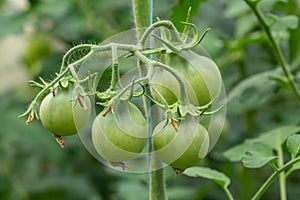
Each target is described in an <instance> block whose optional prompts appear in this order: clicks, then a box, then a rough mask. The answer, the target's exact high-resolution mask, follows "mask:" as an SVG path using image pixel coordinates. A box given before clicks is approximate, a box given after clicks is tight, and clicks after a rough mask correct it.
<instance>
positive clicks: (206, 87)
mask: <svg viewBox="0 0 300 200" xmlns="http://www.w3.org/2000/svg"><path fill="white" fill-rule="evenodd" d="M183 55H184V56H185V58H183V57H180V56H179V55H176V54H173V53H172V54H169V57H168V58H169V60H168V62H166V63H167V64H168V65H169V66H170V67H172V68H173V69H174V70H175V72H176V73H177V74H178V75H179V76H180V77H181V78H182V80H183V81H184V82H185V85H186V89H187V95H188V98H189V101H190V102H191V103H192V104H193V105H196V106H203V105H206V104H207V103H209V102H210V101H211V100H212V99H214V98H215V97H216V96H218V95H219V94H220V92H221V88H222V77H221V74H220V71H219V69H218V67H217V65H216V64H215V63H214V62H213V61H212V60H210V59H209V58H207V57H204V56H200V55H198V54H196V53H194V52H191V51H186V52H184V54H183ZM187 58H190V59H189V60H186V59H187ZM152 84H153V87H154V88H155V89H156V90H157V91H158V92H159V93H160V94H161V95H162V97H163V98H164V99H165V100H166V101H167V103H168V104H173V103H175V102H176V101H178V99H179V95H180V90H179V84H178V81H177V79H176V78H175V77H174V76H173V75H172V74H171V73H170V72H168V71H166V70H165V69H162V68H161V67H156V68H155V69H154V75H153V78H152ZM152 95H153V97H154V99H155V100H157V101H158V102H162V101H161V99H160V98H159V96H158V95H157V93H156V92H155V91H154V90H153V89H152Z"/></svg>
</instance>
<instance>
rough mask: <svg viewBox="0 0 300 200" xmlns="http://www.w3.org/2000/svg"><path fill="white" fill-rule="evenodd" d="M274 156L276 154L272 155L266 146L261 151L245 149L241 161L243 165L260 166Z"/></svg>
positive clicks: (271, 159)
mask: <svg viewBox="0 0 300 200" xmlns="http://www.w3.org/2000/svg"><path fill="white" fill-rule="evenodd" d="M276 158H277V156H273V152H272V150H271V149H269V148H266V149H264V150H263V151H261V150H260V151H258V150H255V151H247V152H246V154H245V156H243V158H242V162H243V165H244V166H245V167H248V168H260V167H262V166H264V165H265V164H267V163H269V162H271V161H273V160H275V159H276Z"/></svg>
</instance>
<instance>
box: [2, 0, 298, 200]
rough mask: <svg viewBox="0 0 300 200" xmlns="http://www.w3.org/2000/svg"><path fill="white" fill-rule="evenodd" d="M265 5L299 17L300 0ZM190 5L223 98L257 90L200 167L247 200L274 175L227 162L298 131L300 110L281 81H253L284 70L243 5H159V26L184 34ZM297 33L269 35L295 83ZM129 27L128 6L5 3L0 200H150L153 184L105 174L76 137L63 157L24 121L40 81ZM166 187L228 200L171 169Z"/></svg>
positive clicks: (292, 191) (293, 185)
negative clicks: (258, 139) (273, 136)
mask: <svg viewBox="0 0 300 200" xmlns="http://www.w3.org/2000/svg"><path fill="white" fill-rule="evenodd" d="M265 2H266V5H265V7H264V8H265V11H266V12H272V13H275V14H277V15H279V16H286V15H291V14H294V15H297V16H298V17H299V13H300V5H299V4H300V3H299V2H298V1H297V0H286V1H276V2H278V3H274V2H275V1H273V0H272V1H269V0H265ZM272 2H273V3H272ZM189 5H192V6H193V10H192V22H193V23H195V24H196V25H197V26H198V27H199V30H200V31H204V30H205V29H206V28H208V27H211V28H212V30H211V31H210V32H209V33H208V35H207V37H205V39H204V41H203V42H202V45H203V47H204V48H205V49H206V50H207V52H208V53H209V55H210V56H211V57H212V59H214V60H215V61H216V63H217V64H218V66H219V68H220V70H221V73H222V75H223V79H224V83H225V87H226V90H227V92H228V93H230V91H232V90H233V88H235V87H236V85H238V84H239V83H241V82H242V81H245V80H249V79H250V81H248V82H250V83H248V85H249V84H253V85H254V86H253V87H247V90H245V88H244V90H243V88H242V89H241V88H240V89H239V90H237V93H238V94H239V97H240V98H241V102H243V103H237V102H234V101H232V102H229V103H228V111H227V119H226V124H225V128H224V131H223V134H222V136H221V138H220V140H219V142H218V143H217V145H216V146H215V148H214V150H213V151H212V152H211V153H210V155H209V156H208V157H207V158H206V159H205V160H203V162H202V163H201V165H202V166H208V167H211V168H214V169H218V170H220V171H222V172H223V173H225V174H226V175H227V176H229V177H230V178H231V179H232V182H231V185H230V189H231V190H232V192H233V193H234V197H235V198H236V199H246V200H247V199H249V198H250V197H251V196H252V195H253V193H254V192H255V191H256V190H257V189H258V188H259V187H260V186H261V184H262V183H263V181H264V180H265V179H266V178H267V177H268V176H269V174H270V173H271V169H270V167H263V168H261V169H258V170H257V169H256V170H254V169H246V168H244V167H243V166H242V164H241V163H230V162H229V161H228V160H226V159H225V158H224V157H223V155H222V153H223V152H224V151H225V150H227V149H229V148H230V147H232V146H234V145H236V144H239V143H241V142H242V141H244V140H245V139H246V138H253V137H255V136H257V135H259V134H260V133H261V132H264V131H267V130H269V129H271V128H273V127H277V126H279V125H285V124H296V123H298V122H299V121H300V120H299V112H300V109H299V104H298V102H297V101H296V99H295V97H294V96H293V95H292V93H291V91H289V88H288V87H286V84H285V82H284V79H283V80H281V79H280V78H281V77H279V78H278V77H277V79H275V78H276V77H275V78H274V79H275V80H273V81H272V80H270V83H265V82H263V81H261V82H260V79H259V78H258V79H256V80H252V82H251V77H253V75H257V74H260V73H261V72H264V71H268V70H272V69H275V68H276V67H278V66H277V64H276V60H275V58H274V56H273V52H272V49H271V48H270V46H269V45H268V43H267V39H266V37H265V35H264V33H263V32H262V31H261V29H260V27H259V25H258V23H257V20H256V18H255V17H254V15H253V13H251V11H250V9H249V8H248V7H247V5H246V4H245V3H244V2H243V1H242V0H190V1H182V0H163V1H156V0H154V16H155V17H159V18H160V19H171V20H172V21H173V22H174V23H175V25H176V26H177V27H178V29H179V30H180V29H182V24H180V21H184V19H185V15H186V11H187V9H188V7H189ZM291 23H292V22H291ZM291 23H290V22H286V21H284V22H282V23H281V24H280V23H279V24H278V25H277V26H276V28H274V30H273V31H274V33H275V34H276V36H277V37H280V39H281V44H282V46H281V47H282V48H283V49H284V52H285V55H284V56H286V58H287V60H288V61H289V62H290V63H291V66H292V70H293V72H294V73H295V74H299V73H298V71H299V64H300V56H299V53H300V45H299V44H300V29H299V28H297V26H293V25H289V24H291ZM133 27H134V23H133V12H132V10H131V1H130V0H0V199H1V200H2V199H3V200H16V199H22V200H29V199H30V200H31V199H34V200H51V199H53V200H57V199H72V200H76V199H87V200H101V199H102V200H143V199H147V198H148V197H147V191H148V184H147V174H128V173H122V172H119V171H115V170H112V169H110V168H108V167H106V166H104V165H103V164H101V163H100V162H99V161H97V160H95V159H94V158H93V157H92V156H91V155H90V154H89V153H88V152H87V150H86V149H85V148H84V146H83V145H82V144H81V142H80V139H79V138H78V136H72V137H68V138H65V140H66V147H65V148H64V149H61V148H60V146H59V145H58V144H57V143H56V142H55V140H54V139H53V137H52V136H51V134H50V133H49V132H48V131H47V130H46V129H44V128H43V127H42V126H41V124H40V122H39V121H34V122H33V123H31V124H30V125H26V124H25V121H26V119H25V118H18V115H19V114H21V113H22V112H24V111H25V110H26V108H27V106H28V105H29V103H30V101H31V100H32V99H33V98H34V96H35V94H36V93H37V92H38V90H37V89H36V88H31V87H29V83H28V81H29V80H38V77H39V76H41V77H43V78H44V79H45V80H51V79H52V78H53V77H54V76H55V72H57V71H58V70H59V67H60V64H61V59H62V56H63V55H64V53H65V52H66V51H67V50H68V49H69V48H71V47H73V46H74V45H76V44H81V43H94V44H96V43H100V42H101V41H103V40H105V39H106V38H108V37H110V36H112V35H114V34H116V33H119V32H122V31H125V30H128V29H131V28H133ZM296 77H298V76H296ZM297 80H298V79H297ZM254 82H255V83H254ZM268 84H269V85H268ZM258 175H259V176H258ZM166 181H167V193H168V196H169V199H170V200H183V199H196V200H198V199H209V200H213V199H215V200H219V199H225V194H224V193H223V191H222V190H221V189H219V188H218V187H217V185H216V184H215V183H213V182H211V181H208V180H205V179H196V178H188V177H185V176H184V175H180V176H178V177H176V176H175V175H174V173H173V171H172V170H171V169H170V168H166ZM287 182H288V196H289V199H297V198H298V197H299V196H300V191H299V183H300V174H299V173H298V174H297V173H294V174H293V175H292V176H290V177H289V178H288V181H287ZM274 196H276V197H278V183H277V182H275V184H273V185H272V187H271V188H270V189H269V190H268V191H267V193H266V195H265V196H264V199H274Z"/></svg>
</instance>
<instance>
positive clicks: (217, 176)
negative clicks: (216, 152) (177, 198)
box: [183, 167, 230, 188]
mask: <svg viewBox="0 0 300 200" xmlns="http://www.w3.org/2000/svg"><path fill="white" fill-rule="evenodd" d="M183 174H185V175H186V176H190V177H195V178H196V177H201V178H207V179H210V180H212V181H214V182H215V183H217V184H218V185H220V186H221V187H222V188H226V187H228V185H229V184H230V179H229V178H228V177H227V176H226V175H225V174H223V173H222V172H219V171H217V170H213V169H210V168H206V167H191V168H188V169H186V170H185V171H184V172H183Z"/></svg>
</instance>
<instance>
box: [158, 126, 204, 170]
mask: <svg viewBox="0 0 300 200" xmlns="http://www.w3.org/2000/svg"><path fill="white" fill-rule="evenodd" d="M164 125H165V122H164V121H163V122H161V123H159V124H158V125H157V126H156V127H155V129H154V132H153V145H154V149H155V151H156V155H157V156H158V158H159V159H160V160H161V161H163V162H164V163H166V164H169V165H170V166H172V167H173V168H174V169H180V170H184V169H186V168H188V167H192V166H195V165H196V164H197V163H198V162H199V161H200V160H201V158H203V157H205V156H206V154H207V152H208V147H209V136H208V132H207V130H206V129H205V128H204V127H203V126H202V125H201V124H198V125H197V127H192V128H191V129H190V130H188V131H185V130H180V129H181V128H180V125H179V131H178V132H177V131H176V130H175V129H174V127H173V126H172V125H171V124H167V125H165V126H164ZM193 130H194V133H192V132H193ZM190 131H191V132H190Z"/></svg>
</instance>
